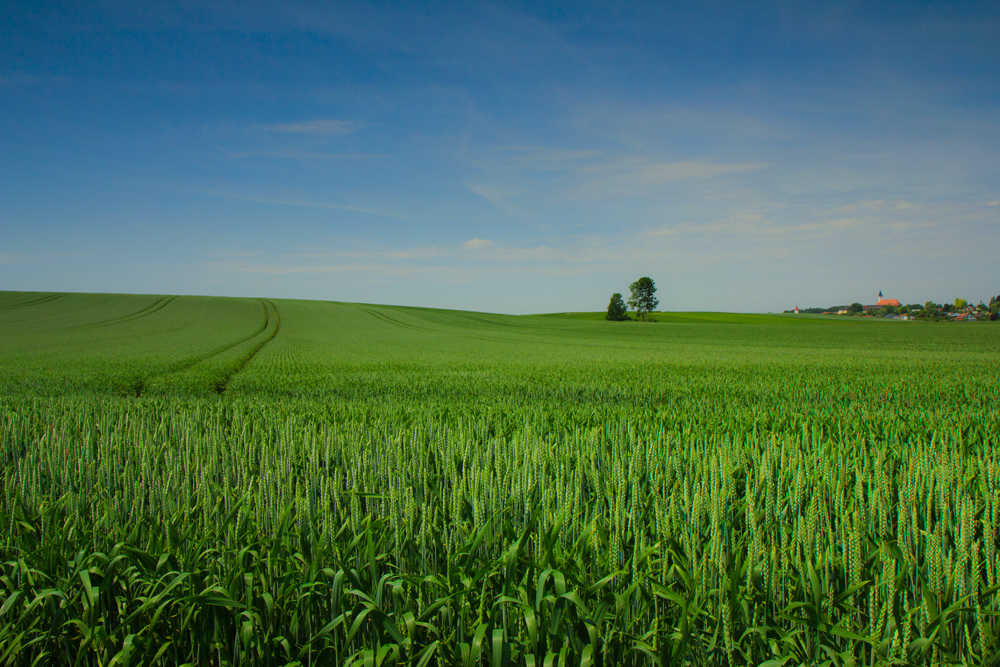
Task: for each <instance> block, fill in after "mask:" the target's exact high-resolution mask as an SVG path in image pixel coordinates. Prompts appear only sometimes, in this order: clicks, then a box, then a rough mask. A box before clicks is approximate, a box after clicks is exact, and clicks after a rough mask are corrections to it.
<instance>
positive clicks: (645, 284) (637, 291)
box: [628, 276, 660, 320]
mask: <svg viewBox="0 0 1000 667" xmlns="http://www.w3.org/2000/svg"><path fill="white" fill-rule="evenodd" d="M628 288H629V289H630V290H631V291H632V297H631V298H630V299H629V300H628V305H629V307H631V308H634V309H635V314H636V317H638V318H639V319H640V320H644V319H646V315H647V314H648V313H651V312H653V310H655V309H656V306H658V305H659V303H660V300H659V299H657V298H656V297H655V296H654V295H655V294H656V283H654V282H653V279H652V278H649V277H647V276H643V277H642V278H639V279H638V280H637V281H635V282H634V283H632V284H631V285H629V286H628Z"/></svg>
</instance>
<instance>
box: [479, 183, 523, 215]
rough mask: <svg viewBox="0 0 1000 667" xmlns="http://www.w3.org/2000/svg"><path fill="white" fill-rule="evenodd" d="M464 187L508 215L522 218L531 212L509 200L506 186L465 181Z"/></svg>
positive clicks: (509, 195)
mask: <svg viewBox="0 0 1000 667" xmlns="http://www.w3.org/2000/svg"><path fill="white" fill-rule="evenodd" d="M465 187H466V188H468V189H469V191H470V192H472V193H474V194H477V195H479V196H480V197H482V198H483V199H485V200H486V201H488V202H489V203H491V204H493V205H494V206H495V207H497V208H498V209H500V210H501V211H503V212H504V213H506V214H508V215H511V216H514V217H517V218H524V217H528V216H530V215H531V212H530V211H528V209H526V208H524V207H523V206H520V205H518V204H515V203H514V202H512V201H511V200H510V197H511V193H510V192H509V191H508V189H507V188H503V187H497V186H493V185H486V184H483V183H466V184H465Z"/></svg>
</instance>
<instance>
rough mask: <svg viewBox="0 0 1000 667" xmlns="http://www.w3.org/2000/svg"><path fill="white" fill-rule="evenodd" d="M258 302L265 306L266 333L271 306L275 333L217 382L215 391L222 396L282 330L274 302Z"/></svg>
mask: <svg viewBox="0 0 1000 667" xmlns="http://www.w3.org/2000/svg"><path fill="white" fill-rule="evenodd" d="M257 300H258V301H260V302H261V303H262V304H264V313H265V314H266V316H267V318H268V319H265V320H264V330H265V331H266V330H267V325H268V324H270V313H268V311H267V307H268V306H271V310H272V311H273V312H274V331H272V332H271V335H270V336H268V337H267V338H265V339H264V340H262V341H261V342H259V343H257V345H255V346H254V347H253V348H252V349H251V350H250V352H249V353H247V355H246V356H245V357H243V358H242V359H241V360H240V362H239V363H238V364H237V365H236V367H235V368H234V369H233V371H232V372H231V373H229V374H228V375H226V376H225V377H223V378H220V379H218V380H216V382H215V391H216V393H217V394H219V395H222V394H224V393H225V392H226V389H227V388H228V387H229V381H230V380H232V379H233V376H235V375H236V374H237V373H239V372H240V371H242V370H243V369H244V368H246V365H247V364H249V363H250V362H251V361H252V360H253V358H254V357H256V356H257V353H258V352H260V351H261V350H262V349H264V346H265V345H267V344H268V343H270V342H271V341H272V340H274V337H275V336H277V335H278V331H280V330H281V317H280V316H279V315H278V309H277V308H276V307H275V305H274V302H272V301H265V300H264V299H257Z"/></svg>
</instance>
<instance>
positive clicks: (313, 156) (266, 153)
mask: <svg viewBox="0 0 1000 667" xmlns="http://www.w3.org/2000/svg"><path fill="white" fill-rule="evenodd" d="M388 156H389V155H388V153H323V152H319V151H303V150H297V149H294V148H291V149H282V150H259V151H239V152H235V153H230V154H229V157H231V158H236V159H240V160H245V159H247V158H255V157H264V158H275V159H279V160H374V159H377V158H383V157H388Z"/></svg>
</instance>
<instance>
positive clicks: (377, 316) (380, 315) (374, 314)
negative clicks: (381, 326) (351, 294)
mask: <svg viewBox="0 0 1000 667" xmlns="http://www.w3.org/2000/svg"><path fill="white" fill-rule="evenodd" d="M358 309H359V310H363V311H364V312H366V313H368V314H369V315H371V316H372V317H374V318H375V319H377V320H382V321H383V322H386V323H388V324H393V325H395V326H397V327H406V328H407V329H415V330H417V331H427V330H428V327H421V326H417V325H415V324H408V323H407V322H400V321H399V320H397V319H396V318H394V317H389V316H388V315H386V314H385V313H380V312H377V311H375V310H374V309H372V308H365V307H364V306H358Z"/></svg>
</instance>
